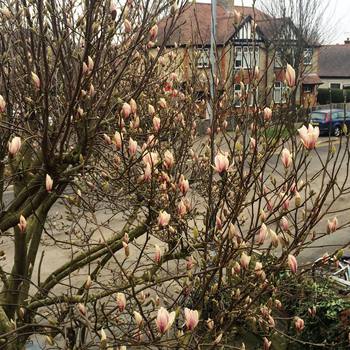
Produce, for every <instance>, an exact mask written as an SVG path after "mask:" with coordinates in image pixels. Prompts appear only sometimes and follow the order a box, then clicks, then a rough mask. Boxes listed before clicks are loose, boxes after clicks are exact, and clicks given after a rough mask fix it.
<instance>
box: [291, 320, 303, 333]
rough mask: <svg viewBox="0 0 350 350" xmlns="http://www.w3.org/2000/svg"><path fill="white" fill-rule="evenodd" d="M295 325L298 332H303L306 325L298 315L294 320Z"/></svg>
mask: <svg viewBox="0 0 350 350" xmlns="http://www.w3.org/2000/svg"><path fill="white" fill-rule="evenodd" d="M294 326H295V329H296V331H297V332H298V333H299V332H301V331H302V330H303V329H304V327H305V323H304V320H303V319H301V318H300V317H296V318H295V320H294Z"/></svg>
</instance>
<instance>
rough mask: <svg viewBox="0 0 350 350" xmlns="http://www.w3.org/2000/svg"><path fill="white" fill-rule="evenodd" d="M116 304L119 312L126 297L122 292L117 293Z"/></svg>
mask: <svg viewBox="0 0 350 350" xmlns="http://www.w3.org/2000/svg"><path fill="white" fill-rule="evenodd" d="M116 301H117V306H118V309H119V311H120V312H123V311H124V310H125V307H126V298H125V294H124V293H117V297H116Z"/></svg>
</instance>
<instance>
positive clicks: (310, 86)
mask: <svg viewBox="0 0 350 350" xmlns="http://www.w3.org/2000/svg"><path fill="white" fill-rule="evenodd" d="M306 87H308V88H306ZM309 88H310V90H309ZM303 92H305V93H308V94H312V93H313V92H314V88H312V85H311V84H305V85H304V86H303Z"/></svg>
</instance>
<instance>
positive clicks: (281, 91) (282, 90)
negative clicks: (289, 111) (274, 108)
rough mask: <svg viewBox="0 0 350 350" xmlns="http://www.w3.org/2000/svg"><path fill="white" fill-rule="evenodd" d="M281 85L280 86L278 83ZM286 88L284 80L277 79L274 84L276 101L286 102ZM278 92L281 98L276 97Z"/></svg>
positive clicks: (274, 99)
mask: <svg viewBox="0 0 350 350" xmlns="http://www.w3.org/2000/svg"><path fill="white" fill-rule="evenodd" d="M277 84H278V85H279V86H278V87H277V86H276V85H277ZM285 90H286V87H285V85H284V83H283V82H282V81H275V83H274V85H273V101H274V103H278V104H279V103H285V102H286V98H285V94H284V93H285ZM277 93H278V94H279V96H280V98H276V96H277Z"/></svg>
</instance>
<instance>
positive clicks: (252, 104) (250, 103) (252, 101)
mask: <svg viewBox="0 0 350 350" xmlns="http://www.w3.org/2000/svg"><path fill="white" fill-rule="evenodd" d="M250 87H251V86H250V85H247V88H246V89H247V93H248V99H249V107H253V106H254V101H257V102H258V98H259V88H258V87H256V88H255V94H253V91H251V90H250ZM254 95H255V96H254ZM254 97H255V98H254Z"/></svg>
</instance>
